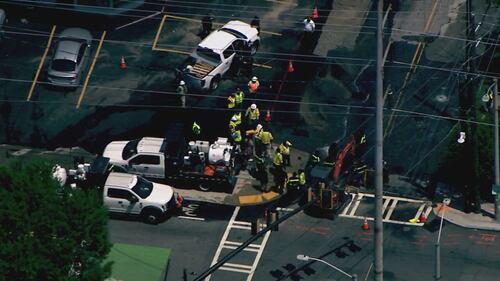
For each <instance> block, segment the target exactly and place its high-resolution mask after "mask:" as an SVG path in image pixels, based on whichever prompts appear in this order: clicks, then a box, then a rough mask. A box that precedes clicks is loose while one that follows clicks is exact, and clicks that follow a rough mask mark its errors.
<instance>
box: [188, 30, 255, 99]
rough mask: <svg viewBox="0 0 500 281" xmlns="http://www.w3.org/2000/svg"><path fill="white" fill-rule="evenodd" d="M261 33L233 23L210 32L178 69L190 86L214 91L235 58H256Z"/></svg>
mask: <svg viewBox="0 0 500 281" xmlns="http://www.w3.org/2000/svg"><path fill="white" fill-rule="evenodd" d="M259 41H260V38H259V32H258V31H257V29H256V28H255V27H252V26H250V25H249V24H248V23H244V22H242V21H237V20H234V21H230V22H228V23H226V24H225V25H224V26H222V27H221V28H220V29H217V30H215V31H214V32H212V33H210V35H208V36H207V37H206V38H205V39H204V40H203V41H201V43H200V44H198V47H197V49H196V50H195V51H194V52H193V53H192V54H191V56H190V57H189V58H188V59H187V60H186V61H184V63H183V64H182V65H181V67H180V68H179V71H180V74H181V79H182V80H184V81H185V82H186V83H187V84H188V87H190V88H194V89H201V90H215V89H217V87H218V86H219V82H220V80H221V78H222V76H223V75H224V74H225V73H226V72H227V71H228V70H229V68H230V67H231V64H232V63H233V60H234V59H235V57H236V56H243V55H251V56H253V55H255V53H256V52H257V48H258V47H259Z"/></svg>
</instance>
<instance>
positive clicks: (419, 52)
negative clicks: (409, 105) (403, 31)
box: [384, 0, 439, 138]
mask: <svg viewBox="0 0 500 281" xmlns="http://www.w3.org/2000/svg"><path fill="white" fill-rule="evenodd" d="M438 3H439V0H435V1H434V6H433V7H432V11H431V14H430V15H429V18H427V22H426V23H425V27H424V34H425V33H427V32H429V29H430V28H431V25H432V21H433V20H434V16H435V13H436V8H437V6H438ZM425 45H426V44H425V43H422V42H419V43H418V45H417V49H416V50H415V53H414V54H413V58H412V60H411V65H410V69H409V70H408V72H407V73H406V76H405V80H404V82H403V86H402V87H401V92H400V93H399V95H398V98H397V100H396V103H395V104H394V108H397V107H398V106H399V102H400V101H401V97H402V96H403V93H404V89H405V88H406V86H407V85H408V82H409V81H410V77H411V74H412V73H414V72H415V71H416V69H417V64H418V63H419V62H420V58H421V57H422V54H423V53H424V48H425ZM394 115H395V111H393V112H392V114H391V116H389V120H388V121H387V125H386V127H385V132H384V138H385V137H386V136H387V135H388V134H390V132H391V131H392V128H391V126H392V123H394Z"/></svg>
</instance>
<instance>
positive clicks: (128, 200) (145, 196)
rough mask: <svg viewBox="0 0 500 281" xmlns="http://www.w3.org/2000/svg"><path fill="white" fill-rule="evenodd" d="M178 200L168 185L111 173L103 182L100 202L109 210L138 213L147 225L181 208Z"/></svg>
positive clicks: (134, 176)
mask: <svg viewBox="0 0 500 281" xmlns="http://www.w3.org/2000/svg"><path fill="white" fill-rule="evenodd" d="M182 201H183V199H182V197H181V196H180V195H179V194H178V193H175V192H174V190H173V189H172V187H170V186H168V185H164V184H159V183H153V182H150V181H148V180H146V179H144V178H143V177H141V176H137V175H131V174H124V173H114V172H112V173H110V174H109V176H108V178H107V180H106V183H105V184H104V190H103V203H104V206H106V208H107V209H108V211H109V212H111V213H121V214H127V215H140V216H142V218H143V219H144V221H146V222H147V223H150V224H156V223H158V222H159V221H160V220H161V219H162V218H163V217H165V216H166V214H167V213H168V212H172V211H173V210H175V209H180V208H182Z"/></svg>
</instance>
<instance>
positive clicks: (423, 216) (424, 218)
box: [420, 213, 427, 223]
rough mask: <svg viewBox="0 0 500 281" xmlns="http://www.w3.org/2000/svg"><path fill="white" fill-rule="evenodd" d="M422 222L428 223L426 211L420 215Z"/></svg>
mask: <svg viewBox="0 0 500 281" xmlns="http://www.w3.org/2000/svg"><path fill="white" fill-rule="evenodd" d="M420 222H422V223H426V222H427V217H426V216H425V214H424V213H422V215H421V216H420Z"/></svg>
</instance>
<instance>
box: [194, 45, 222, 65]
mask: <svg viewBox="0 0 500 281" xmlns="http://www.w3.org/2000/svg"><path fill="white" fill-rule="evenodd" d="M196 53H197V54H198V56H200V57H202V58H204V59H206V60H208V61H210V62H213V63H217V64H219V63H220V55H219V54H216V53H215V52H214V51H212V50H210V49H208V48H202V47H198V49H196Z"/></svg>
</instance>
